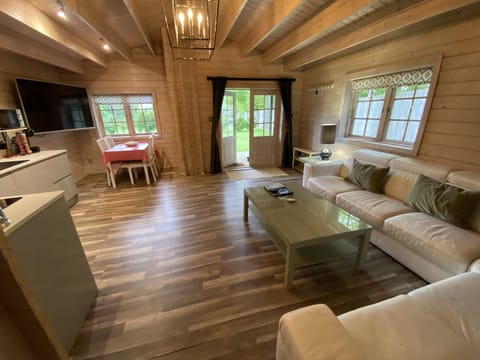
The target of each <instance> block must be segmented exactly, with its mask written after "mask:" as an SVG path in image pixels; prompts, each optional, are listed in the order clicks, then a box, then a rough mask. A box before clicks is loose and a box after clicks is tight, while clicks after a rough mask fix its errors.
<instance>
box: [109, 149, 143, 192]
mask: <svg viewBox="0 0 480 360" xmlns="http://www.w3.org/2000/svg"><path fill="white" fill-rule="evenodd" d="M148 146H149V145H148V142H135V143H123V144H116V145H115V146H112V147H111V148H108V149H105V150H104V151H103V161H104V163H105V164H107V163H110V164H111V163H115V162H127V161H142V162H144V163H146V162H147V161H148ZM145 178H146V180H147V184H150V179H149V176H148V171H147V170H146V168H145Z"/></svg>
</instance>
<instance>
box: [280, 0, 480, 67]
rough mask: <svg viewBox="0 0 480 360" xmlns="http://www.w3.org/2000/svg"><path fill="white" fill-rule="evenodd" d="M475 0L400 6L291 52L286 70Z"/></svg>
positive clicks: (434, 0)
mask: <svg viewBox="0 0 480 360" xmlns="http://www.w3.org/2000/svg"><path fill="white" fill-rule="evenodd" d="M476 2H478V0H425V1H422V2H419V3H416V4H414V5H412V6H410V7H407V8H405V9H402V10H400V11H398V12H396V13H394V14H392V15H390V16H387V17H385V18H382V19H380V20H378V21H375V22H373V23H372V24H370V25H366V26H364V27H362V28H360V29H358V30H356V31H355V32H353V33H349V34H346V35H343V36H341V37H339V38H336V39H335V41H331V42H325V43H323V44H318V45H317V44H312V45H311V46H309V47H307V48H305V49H303V50H302V51H301V52H298V53H296V54H293V55H291V56H289V57H287V58H286V59H285V60H284V65H285V68H286V70H289V71H291V70H295V69H299V68H301V67H303V66H306V65H308V64H311V63H313V62H315V61H318V60H321V59H323V58H325V57H327V56H331V55H334V54H337V53H339V52H341V51H343V50H347V49H349V48H352V47H354V46H356V45H360V44H363V43H365V42H367V41H369V40H373V39H375V38H378V37H380V36H382V35H386V34H388V33H391V32H393V31H397V30H401V29H402V28H405V27H407V26H410V25H413V24H416V23H418V22H420V21H423V20H427V19H429V18H431V17H434V16H438V15H441V14H444V13H446V12H449V11H453V10H457V9H460V8H462V7H465V6H467V5H471V4H473V3H476Z"/></svg>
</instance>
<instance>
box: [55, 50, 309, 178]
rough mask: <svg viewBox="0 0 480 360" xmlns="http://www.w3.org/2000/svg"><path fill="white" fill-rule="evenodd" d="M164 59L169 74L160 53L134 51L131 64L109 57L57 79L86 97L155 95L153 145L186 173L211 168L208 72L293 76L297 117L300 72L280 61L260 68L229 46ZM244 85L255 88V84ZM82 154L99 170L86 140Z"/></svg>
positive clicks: (94, 150) (166, 161) (93, 169)
mask: <svg viewBox="0 0 480 360" xmlns="http://www.w3.org/2000/svg"><path fill="white" fill-rule="evenodd" d="M167 56H168V55H167ZM167 61H170V63H167V64H166V65H167V68H168V69H169V70H168V72H167V70H166V65H165V62H164V57H163V55H162V54H160V55H158V56H155V57H152V56H150V55H148V54H147V53H146V52H144V51H143V50H141V49H138V50H136V51H135V52H134V60H133V62H128V61H125V60H123V59H120V58H118V59H115V60H112V61H110V63H109V68H108V69H101V68H99V67H98V66H94V65H91V66H89V65H86V66H85V70H86V71H85V74H83V75H79V74H74V73H71V72H67V71H63V72H61V73H60V79H61V80H62V81H63V82H66V83H71V84H77V85H82V86H86V87H87V89H88V91H89V93H90V95H94V94H111V93H128V92H130V93H139V92H142V91H147V92H152V93H154V95H155V96H156V103H157V107H158V116H159V121H160V128H161V129H160V134H161V136H160V138H159V139H157V146H158V148H159V149H160V151H161V152H162V155H163V156H162V161H163V167H172V168H174V169H175V170H178V171H179V172H180V173H186V174H187V175H195V174H203V173H207V172H208V171H209V169H210V138H211V122H210V120H209V119H210V116H211V115H212V89H211V84H210V81H208V80H207V76H230V77H272V78H274V77H295V78H296V79H297V80H296V81H295V82H294V85H293V86H294V88H295V90H294V94H295V97H294V100H293V109H294V117H296V118H297V119H299V118H300V113H299V109H300V101H301V91H300V90H299V89H301V87H302V73H301V72H295V73H285V72H284V71H283V66H281V65H269V66H264V65H263V64H262V61H261V58H260V57H259V56H250V57H247V58H240V56H239V52H238V49H237V48H236V47H235V46H233V44H230V45H228V44H227V45H226V46H225V47H224V48H223V49H222V50H219V51H216V52H215V54H214V55H213V58H212V60H211V61H183V60H172V59H167ZM169 82H170V84H171V86H170V88H169ZM230 85H231V83H229V84H228V85H227V86H230ZM243 85H251V86H252V87H253V86H258V83H256V82H252V83H250V84H243ZM265 86H268V87H270V86H272V85H271V84H268V85H267V84H265ZM274 86H277V85H276V83H275V85H274ZM169 91H170V93H169ZM173 106H175V107H176V108H175V109H173V108H172V107H173ZM175 115H176V118H175ZM84 144H85V142H84ZM87 144H89V143H88V142H87ZM82 152H83V154H84V157H86V162H87V163H88V164H91V166H90V167H89V168H87V173H92V172H98V167H95V164H98V163H99V160H98V156H97V153H98V150H97V146H96V144H94V143H92V142H90V144H89V145H88V146H86V145H85V146H83V148H82Z"/></svg>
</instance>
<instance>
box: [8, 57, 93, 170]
mask: <svg viewBox="0 0 480 360" xmlns="http://www.w3.org/2000/svg"><path fill="white" fill-rule="evenodd" d="M0 59H1V60H0V109H1V108H7V109H8V108H20V102H19V100H18V97H17V91H16V88H15V78H17V77H23V78H31V79H36V80H42V81H52V82H59V81H60V78H59V74H58V71H57V68H56V67H54V66H51V65H46V64H44V63H41V62H39V61H35V60H31V59H29V58H26V57H23V56H20V55H15V54H12V53H9V52H7V51H3V50H0ZM94 134H95V130H80V131H66V132H56V133H50V134H45V135H37V136H34V137H32V138H30V142H31V145H37V146H40V148H41V149H42V150H59V149H66V150H67V154H68V159H69V161H70V165H71V167H72V172H73V176H74V177H75V179H79V178H81V177H83V176H85V174H86V173H87V172H86V169H85V160H84V157H83V155H82V153H81V151H79V150H78V149H82V144H84V143H86V142H87V143H88V142H89V141H90V138H91V137H92V136H95V135H94ZM9 135H11V136H13V134H11V133H9ZM2 156H3V154H2Z"/></svg>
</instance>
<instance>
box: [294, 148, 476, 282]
mask: <svg viewBox="0 0 480 360" xmlns="http://www.w3.org/2000/svg"><path fill="white" fill-rule="evenodd" d="M354 159H357V160H359V161H360V162H363V163H368V164H374V165H377V166H380V167H388V168H389V171H388V174H387V176H386V179H385V181H384V183H383V187H382V189H381V192H380V193H374V192H371V191H368V190H364V189H362V188H361V187H360V186H358V185H355V184H352V183H351V182H349V181H347V180H345V179H346V178H348V176H349V173H350V171H351V168H352V166H353V161H354ZM420 174H423V175H426V176H428V177H430V178H433V179H436V180H438V181H440V182H447V183H449V184H452V185H454V186H456V187H460V188H463V189H469V190H474V191H480V174H479V173H475V172H472V171H464V170H461V171H456V170H453V169H451V168H450V167H448V166H445V165H439V164H434V163H431V162H426V161H422V160H419V159H416V158H411V157H401V156H397V155H393V154H388V153H383V152H379V151H373V150H369V149H361V150H356V151H354V152H353V153H352V157H351V158H349V159H347V160H345V161H334V160H332V161H325V162H320V163H308V164H305V168H304V173H303V186H305V187H307V188H309V189H311V190H312V191H314V192H316V193H318V194H320V195H321V196H323V197H325V198H327V199H328V200H330V201H332V202H334V203H336V204H337V206H339V207H341V208H344V209H345V210H347V211H349V212H350V213H352V214H353V215H355V216H357V217H359V218H361V219H362V220H364V221H366V222H368V223H370V224H371V225H372V226H373V227H374V230H373V231H372V235H371V238H370V242H371V243H372V244H374V245H375V246H377V247H379V248H380V249H382V250H383V251H384V252H386V253H387V254H389V255H390V256H392V257H393V258H395V259H396V260H397V261H399V262H400V263H402V264H403V265H405V266H406V267H408V268H409V269H411V270H412V271H413V272H415V273H417V274H418V275H419V276H420V277H422V278H423V279H425V280H427V281H428V282H434V281H438V280H442V279H445V278H448V277H450V276H453V275H456V274H460V273H463V272H467V271H473V270H477V271H480V206H477V211H476V212H475V214H473V215H472V221H471V226H470V227H468V228H462V227H459V226H456V225H452V224H450V223H447V222H445V221H443V220H441V219H439V218H437V217H435V216H432V215H429V214H426V213H424V212H421V211H418V210H416V209H415V208H413V207H411V206H409V205H407V202H408V201H407V200H408V198H409V195H410V193H411V191H412V189H413V188H414V185H415V182H416V180H417V178H418V177H419V175H420Z"/></svg>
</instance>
